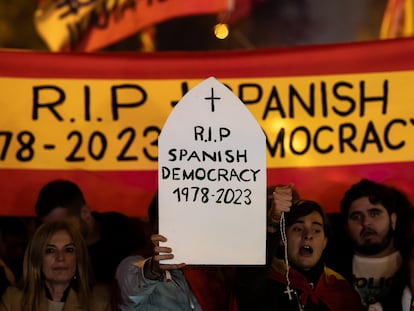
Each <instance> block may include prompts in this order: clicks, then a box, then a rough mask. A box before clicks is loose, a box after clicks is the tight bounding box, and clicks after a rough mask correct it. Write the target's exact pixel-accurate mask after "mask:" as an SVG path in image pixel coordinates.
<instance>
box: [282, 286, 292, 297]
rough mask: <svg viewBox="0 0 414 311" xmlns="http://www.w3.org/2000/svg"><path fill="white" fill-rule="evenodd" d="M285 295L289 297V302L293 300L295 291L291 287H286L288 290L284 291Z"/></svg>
mask: <svg viewBox="0 0 414 311" xmlns="http://www.w3.org/2000/svg"><path fill="white" fill-rule="evenodd" d="M284 293H285V294H287V295H288V296H289V300H292V293H293V289H291V288H290V286H289V285H288V286H286V290H285V291H284Z"/></svg>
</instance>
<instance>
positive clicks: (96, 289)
mask: <svg viewBox="0 0 414 311" xmlns="http://www.w3.org/2000/svg"><path fill="white" fill-rule="evenodd" d="M110 294H111V288H110V286H109V285H107V284H104V283H96V284H94V285H93V286H92V295H93V296H94V297H109V296H110Z"/></svg>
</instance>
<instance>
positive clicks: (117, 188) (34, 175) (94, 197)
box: [0, 162, 414, 217]
mask: <svg viewBox="0 0 414 311" xmlns="http://www.w3.org/2000/svg"><path fill="white" fill-rule="evenodd" d="M413 172H414V162H406V163H387V164H371V165H352V166H334V167H311V168H303V167H301V168H286V169H284V168H282V169H268V171H267V175H268V176H267V178H268V185H277V184H288V183H290V182H293V183H294V184H295V187H296V189H297V190H298V192H299V194H300V196H301V197H302V198H304V199H312V200H316V201H318V202H319V203H321V204H322V206H323V207H324V208H325V210H326V211H327V212H330V213H336V212H339V202H340V200H341V198H342V195H343V194H344V192H345V191H346V190H347V189H348V188H349V187H350V186H351V185H352V184H353V183H355V182H358V181H359V180H360V179H362V178H368V179H371V180H374V181H377V182H383V183H386V184H389V185H392V186H395V187H398V188H399V189H400V190H402V191H404V192H405V193H406V194H407V195H408V196H409V197H410V199H411V200H412V201H413V202H414V192H413V189H412V185H413V184H414V174H413ZM56 178H63V179H69V180H72V181H74V182H76V183H77V184H78V185H79V186H80V187H81V189H82V190H83V191H84V195H85V198H86V200H87V201H88V204H89V206H90V208H91V209H92V210H95V211H119V212H122V213H125V214H126V215H129V216H133V217H146V216H147V207H148V205H149V202H150V201H151V199H152V196H153V194H154V192H155V190H156V188H157V172H156V171H135V172H120V171H111V172H99V171H98V172H97V171H94V172H88V171H63V170H62V171H60V170H59V171H56V170H2V174H0V184H1V185H2V187H1V197H2V198H1V201H2V207H1V210H0V215H7V216H10V215H17V216H33V215H34V204H35V202H36V197H37V193H38V192H39V190H40V188H41V187H42V186H43V185H44V184H45V183H47V182H48V181H50V180H53V179H56ZM22 181H24V183H23V182H22Z"/></svg>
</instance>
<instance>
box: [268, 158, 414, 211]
mask: <svg viewBox="0 0 414 311" xmlns="http://www.w3.org/2000/svg"><path fill="white" fill-rule="evenodd" d="M413 173H414V162H400V163H386V164H369V165H344V166H332V167H309V168H303V167H301V168H287V169H269V170H268V185H277V184H288V183H290V182H293V183H294V184H295V187H296V189H297V190H298V192H299V194H300V196H301V197H302V198H303V199H311V200H315V201H317V202H319V203H320V204H321V205H322V206H323V207H324V209H325V210H326V211H328V212H339V203H340V200H341V198H342V196H343V194H344V193H345V191H346V190H347V189H348V188H349V187H350V186H351V185H352V184H354V183H356V182H358V181H360V180H361V179H362V178H367V179H370V180H373V181H376V182H381V183H385V184H388V185H391V186H394V187H397V188H398V189H400V190H401V191H403V192H404V193H405V194H407V196H408V197H409V198H410V199H411V201H412V202H414V191H413V187H412V185H413V184H414V174H413Z"/></svg>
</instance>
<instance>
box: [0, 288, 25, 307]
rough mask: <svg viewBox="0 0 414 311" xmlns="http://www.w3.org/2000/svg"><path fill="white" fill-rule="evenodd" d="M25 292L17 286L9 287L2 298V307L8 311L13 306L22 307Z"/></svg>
mask: <svg viewBox="0 0 414 311" xmlns="http://www.w3.org/2000/svg"><path fill="white" fill-rule="evenodd" d="M22 297H23V292H22V290H21V289H19V288H17V287H16V286H9V287H7V289H6V290H5V291H4V293H3V295H2V298H1V305H2V306H3V307H6V310H10V308H11V307H12V306H20V303H21V301H22Z"/></svg>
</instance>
